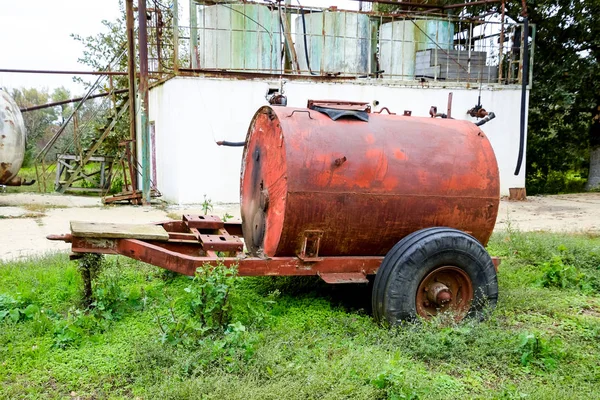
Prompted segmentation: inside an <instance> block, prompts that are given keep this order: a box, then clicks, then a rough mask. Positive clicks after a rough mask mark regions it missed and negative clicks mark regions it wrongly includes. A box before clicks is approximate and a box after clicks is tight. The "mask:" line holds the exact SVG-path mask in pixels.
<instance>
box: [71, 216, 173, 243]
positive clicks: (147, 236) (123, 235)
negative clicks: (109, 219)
mask: <svg viewBox="0 0 600 400" xmlns="http://www.w3.org/2000/svg"><path fill="white" fill-rule="evenodd" d="M71 233H72V234H73V236H75V237H90V238H102V239H142V240H161V241H165V242H166V241H167V240H169V234H168V233H167V231H166V230H165V228H163V227H162V226H160V225H151V224H118V223H104V222H81V221H71Z"/></svg>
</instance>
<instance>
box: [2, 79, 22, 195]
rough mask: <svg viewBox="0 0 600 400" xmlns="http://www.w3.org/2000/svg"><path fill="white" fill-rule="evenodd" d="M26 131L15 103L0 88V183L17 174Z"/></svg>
mask: <svg viewBox="0 0 600 400" xmlns="http://www.w3.org/2000/svg"><path fill="white" fill-rule="evenodd" d="M25 140H26V131H25V124H24V123H23V116H22V115H21V111H20V109H19V106H17V103H15V101H14V100H13V99H12V97H10V96H9V95H8V93H6V92H5V91H4V90H2V89H0V184H1V185H4V184H7V183H10V181H11V180H12V179H13V178H14V177H15V176H16V175H17V173H18V172H19V169H21V165H22V164H23V158H24V156H25Z"/></svg>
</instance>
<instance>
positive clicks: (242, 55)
mask: <svg viewBox="0 0 600 400" xmlns="http://www.w3.org/2000/svg"><path fill="white" fill-rule="evenodd" d="M197 25H198V37H199V42H198V53H199V58H200V67H201V68H211V69H213V68H214V69H227V70H247V71H264V72H275V71H279V70H280V69H281V66H280V64H281V54H280V53H279V50H280V34H281V29H280V25H279V16H278V14H277V12H276V11H272V10H270V9H269V8H268V7H266V6H263V5H257V4H224V5H214V6H204V7H200V8H199V10H198V21H197Z"/></svg>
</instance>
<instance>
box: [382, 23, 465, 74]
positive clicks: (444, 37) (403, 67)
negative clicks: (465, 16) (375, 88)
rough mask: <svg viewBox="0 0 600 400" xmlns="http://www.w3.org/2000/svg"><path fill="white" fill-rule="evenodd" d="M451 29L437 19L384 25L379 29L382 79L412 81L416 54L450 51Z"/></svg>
mask: <svg viewBox="0 0 600 400" xmlns="http://www.w3.org/2000/svg"><path fill="white" fill-rule="evenodd" d="M453 41H454V25H453V24H452V22H450V21H446V20H440V19H428V20H402V21H394V22H387V23H385V24H382V25H381V27H380V28H379V65H380V68H381V69H382V70H383V71H385V72H384V73H383V77H384V78H388V79H404V80H411V79H414V75H415V62H416V61H415V56H416V52H417V51H420V50H426V49H438V50H439V49H442V50H449V49H452V48H453Z"/></svg>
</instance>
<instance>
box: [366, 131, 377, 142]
mask: <svg viewBox="0 0 600 400" xmlns="http://www.w3.org/2000/svg"><path fill="white" fill-rule="evenodd" d="M365 142H367V143H368V144H373V143H375V137H374V136H373V135H371V134H370V133H369V134H368V135H367V136H366V137H365Z"/></svg>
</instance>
